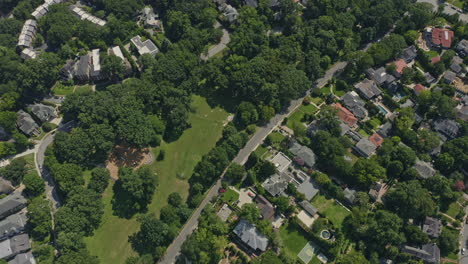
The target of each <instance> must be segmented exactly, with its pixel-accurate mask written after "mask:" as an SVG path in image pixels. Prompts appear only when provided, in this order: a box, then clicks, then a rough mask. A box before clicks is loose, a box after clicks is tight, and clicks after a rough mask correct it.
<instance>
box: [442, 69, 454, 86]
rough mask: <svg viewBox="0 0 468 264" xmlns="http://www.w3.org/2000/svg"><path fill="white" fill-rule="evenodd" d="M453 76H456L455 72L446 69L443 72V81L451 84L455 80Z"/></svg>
mask: <svg viewBox="0 0 468 264" xmlns="http://www.w3.org/2000/svg"><path fill="white" fill-rule="evenodd" d="M455 78H457V74H455V73H454V72H453V71H446V72H445V74H444V82H445V83H446V84H452V83H453V82H454V81H455Z"/></svg>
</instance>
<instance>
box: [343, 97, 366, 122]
mask: <svg viewBox="0 0 468 264" xmlns="http://www.w3.org/2000/svg"><path fill="white" fill-rule="evenodd" d="M341 100H342V101H343V104H344V105H345V106H346V108H347V109H348V110H349V111H351V113H353V115H354V116H356V117H357V118H359V119H364V118H366V117H367V115H368V112H367V109H366V108H365V107H364V106H365V105H366V103H365V102H364V101H363V100H362V99H361V98H360V97H359V95H358V94H357V93H356V92H354V91H351V92H348V93H346V94H345V95H343V96H342V97H341Z"/></svg>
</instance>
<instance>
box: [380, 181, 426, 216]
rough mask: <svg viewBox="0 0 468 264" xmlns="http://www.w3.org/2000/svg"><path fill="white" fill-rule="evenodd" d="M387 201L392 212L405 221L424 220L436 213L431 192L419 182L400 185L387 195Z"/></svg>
mask: <svg viewBox="0 0 468 264" xmlns="http://www.w3.org/2000/svg"><path fill="white" fill-rule="evenodd" d="M385 200H386V205H387V206H388V207H389V209H390V210H392V211H394V212H396V213H398V215H400V216H401V217H403V218H405V219H409V218H412V219H423V218H424V217H426V216H428V215H432V214H433V213H434V211H435V204H434V201H433V200H432V197H431V195H430V193H429V191H428V190H427V189H424V188H423V187H422V186H421V184H420V183H419V181H417V180H412V181H409V182H403V183H400V184H399V185H398V186H397V188H395V189H394V190H392V191H390V192H389V193H388V194H387V195H386V199H385Z"/></svg>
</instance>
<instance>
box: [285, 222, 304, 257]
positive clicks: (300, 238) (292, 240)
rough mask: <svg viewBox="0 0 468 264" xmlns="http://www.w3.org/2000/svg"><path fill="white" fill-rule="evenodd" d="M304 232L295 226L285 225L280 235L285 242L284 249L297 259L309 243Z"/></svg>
mask: <svg viewBox="0 0 468 264" xmlns="http://www.w3.org/2000/svg"><path fill="white" fill-rule="evenodd" d="M303 233H304V231H303V230H302V229H301V228H300V227H299V226H297V225H295V224H290V223H288V224H284V225H283V226H281V228H280V230H279V235H280V238H281V240H282V241H283V245H284V248H285V250H286V251H287V252H289V254H290V255H291V256H294V257H297V254H299V252H301V250H302V248H304V246H305V245H306V244H307V242H308V241H309V240H308V239H307V238H306V236H305V235H304V234H303Z"/></svg>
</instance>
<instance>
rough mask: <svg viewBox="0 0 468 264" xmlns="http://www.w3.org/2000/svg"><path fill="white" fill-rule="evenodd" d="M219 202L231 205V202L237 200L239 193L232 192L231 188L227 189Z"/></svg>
mask: <svg viewBox="0 0 468 264" xmlns="http://www.w3.org/2000/svg"><path fill="white" fill-rule="evenodd" d="M221 200H223V201H224V202H226V203H233V202H235V201H237V200H239V193H238V192H236V191H234V190H232V189H231V188H227V189H226V192H225V193H223V196H222V197H221Z"/></svg>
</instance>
